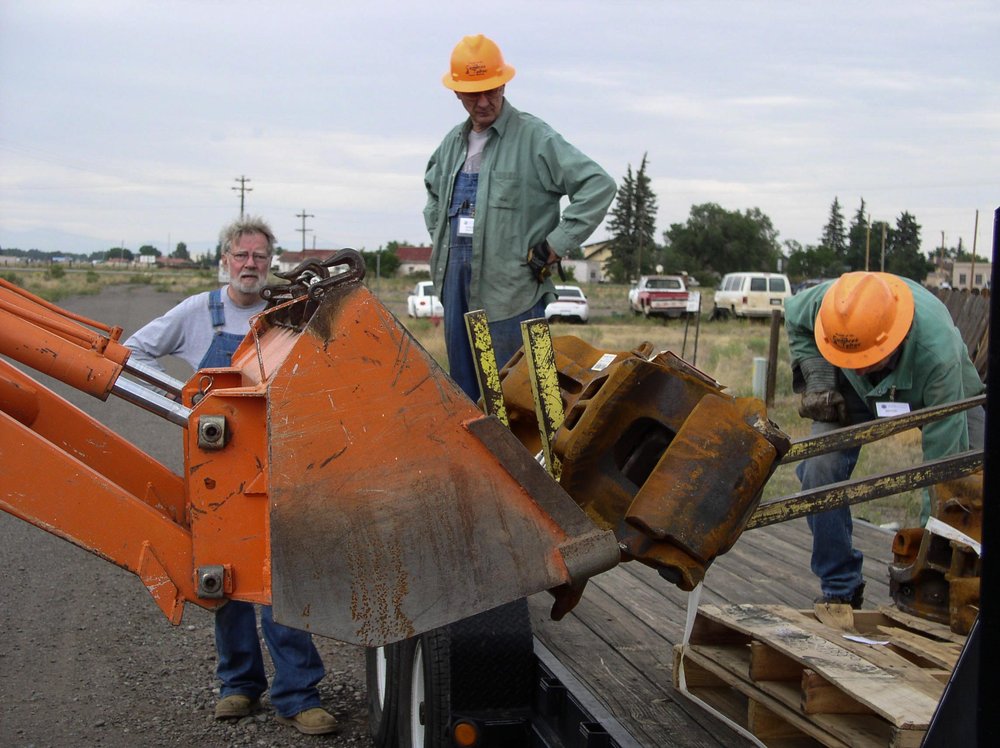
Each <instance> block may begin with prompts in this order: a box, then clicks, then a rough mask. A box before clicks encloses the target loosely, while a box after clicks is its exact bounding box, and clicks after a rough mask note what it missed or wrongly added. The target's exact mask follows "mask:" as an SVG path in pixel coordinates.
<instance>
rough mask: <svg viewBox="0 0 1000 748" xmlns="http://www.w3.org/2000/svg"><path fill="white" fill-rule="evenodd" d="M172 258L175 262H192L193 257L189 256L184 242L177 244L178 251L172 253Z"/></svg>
mask: <svg viewBox="0 0 1000 748" xmlns="http://www.w3.org/2000/svg"><path fill="white" fill-rule="evenodd" d="M170 256H171V257H173V258H174V259H175V260H190V259H191V255H190V254H188V248H187V244H185V243H184V242H177V249H175V250H174V251H173V252H171V253H170Z"/></svg>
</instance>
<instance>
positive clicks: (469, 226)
mask: <svg viewBox="0 0 1000 748" xmlns="http://www.w3.org/2000/svg"><path fill="white" fill-rule="evenodd" d="M475 225H476V219H475V218H473V217H472V216H459V217H458V235H459V236H472V230H473V228H475Z"/></svg>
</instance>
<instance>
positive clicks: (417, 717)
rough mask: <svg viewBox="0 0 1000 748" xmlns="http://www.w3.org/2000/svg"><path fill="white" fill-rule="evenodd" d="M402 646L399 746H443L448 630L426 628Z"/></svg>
mask: <svg viewBox="0 0 1000 748" xmlns="http://www.w3.org/2000/svg"><path fill="white" fill-rule="evenodd" d="M405 645H406V646H405V647H403V648H402V650H401V652H402V653H403V655H402V658H401V659H402V662H401V663H400V665H401V666H400V669H399V708H398V714H399V717H398V722H397V725H396V727H397V729H396V732H397V734H398V737H399V742H398V745H399V748H445V746H447V745H448V736H447V730H448V723H449V715H450V714H451V646H450V645H451V639H450V636H449V633H448V629H447V628H440V629H434V630H433V631H428V632H427V633H424V634H421V635H420V636H418V637H415V638H413V639H408V640H407V641H406V642H405Z"/></svg>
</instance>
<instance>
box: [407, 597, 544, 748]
mask: <svg viewBox="0 0 1000 748" xmlns="http://www.w3.org/2000/svg"><path fill="white" fill-rule="evenodd" d="M406 644H408V645H409V648H408V651H407V654H404V655H402V656H401V660H402V666H401V668H400V677H399V684H400V688H399V709H398V712H399V721H398V723H397V732H398V735H399V746H400V748H444V747H445V746H449V745H450V737H449V734H448V732H449V728H450V723H451V720H452V715H453V714H465V715H467V714H473V713H477V712H478V713H481V712H488V711H490V710H503V711H505V712H507V713H510V712H511V711H516V710H523V711H524V712H525V713H526V712H527V711H528V709H529V708H530V706H531V698H532V688H533V685H534V672H535V668H534V650H533V643H532V634H531V619H530V616H529V613H528V603H527V601H526V600H517V601H515V602H513V603H508V604H507V605H502V606H500V607H499V608H495V609H493V610H489V611H486V612H485V613H480V614H479V615H475V616H472V617H471V618H466V619H465V620H463V621H459V622H457V623H454V624H452V625H451V626H447V627H444V628H440V629H435V630H433V631H428V632H427V633H425V634H422V635H421V636H419V637H415V638H414V639H410V640H407V642H406Z"/></svg>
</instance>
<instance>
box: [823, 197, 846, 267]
mask: <svg viewBox="0 0 1000 748" xmlns="http://www.w3.org/2000/svg"><path fill="white" fill-rule="evenodd" d="M819 246H820V247H824V248H826V249H829V250H830V251H831V252H833V254H834V256H835V257H838V258H842V257H844V256H845V255H846V254H847V228H846V227H845V226H844V214H843V213H842V212H841V210H840V200H838V199H837V198H836V197H835V198H833V204H832V205H831V206H830V217H829V218H828V219H827V221H826V226H824V227H823V236H822V237H820V240H819Z"/></svg>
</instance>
